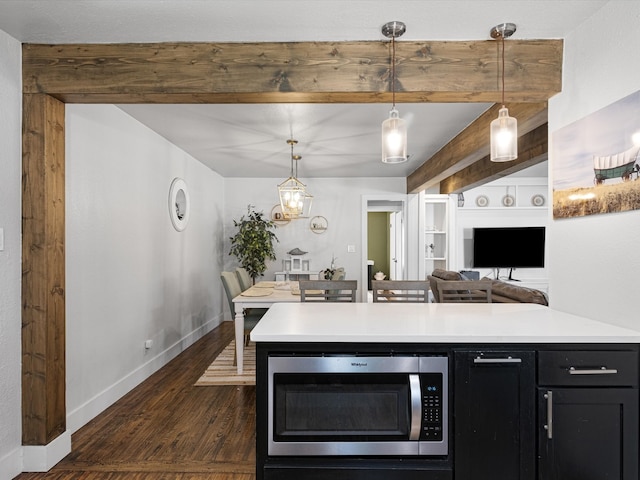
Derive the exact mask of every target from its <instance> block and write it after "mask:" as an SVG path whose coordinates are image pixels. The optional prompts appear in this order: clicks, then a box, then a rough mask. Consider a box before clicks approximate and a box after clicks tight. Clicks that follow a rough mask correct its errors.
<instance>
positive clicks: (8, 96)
mask: <svg viewBox="0 0 640 480" xmlns="http://www.w3.org/2000/svg"><path fill="white" fill-rule="evenodd" d="M21 62H22V55H21V46H20V42H18V41H17V40H15V39H14V38H12V37H10V36H8V35H7V34H6V33H4V32H3V31H1V30H0V145H1V146H2V153H1V154H0V228H1V229H3V232H4V238H3V240H4V247H3V248H2V249H0V386H1V388H0V478H13V477H14V476H16V475H17V474H18V473H20V471H21V469H22V458H21V443H22V439H21V436H22V419H21V407H20V404H21V391H20V385H21V375H20V365H21V358H20V352H21V336H20V333H21V329H20V323H21V305H20V280H21V265H20V261H21V256H22V244H21V241H20V239H21V234H20V232H21V210H20V202H21V200H20V199H21V195H22V193H21V185H22V180H21V179H22V158H21V153H20V152H21V147H20V143H21V141H22V140H21V115H22V114H21V111H22V110H21V108H22V107H21V106H22V96H21V92H22V80H21V72H22V65H21Z"/></svg>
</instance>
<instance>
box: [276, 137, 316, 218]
mask: <svg viewBox="0 0 640 480" xmlns="http://www.w3.org/2000/svg"><path fill="white" fill-rule="evenodd" d="M287 143H288V144H289V145H290V146H291V175H290V176H289V178H287V179H286V180H285V181H284V182H282V183H281V184H280V185H278V196H279V197H280V208H281V209H282V214H283V216H284V218H288V219H296V218H307V217H308V216H309V213H310V212H311V202H312V201H313V197H312V196H311V195H309V193H308V192H307V188H306V186H305V184H304V183H302V182H301V181H300V180H298V178H297V176H298V161H300V159H301V158H302V157H301V156H300V155H294V154H293V146H294V145H296V144H297V143H298V141H297V140H294V139H289V140H287ZM294 161H295V162H296V163H295V165H296V169H295V175H294V170H293V162H294Z"/></svg>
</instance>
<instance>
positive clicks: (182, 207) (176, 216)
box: [169, 178, 191, 232]
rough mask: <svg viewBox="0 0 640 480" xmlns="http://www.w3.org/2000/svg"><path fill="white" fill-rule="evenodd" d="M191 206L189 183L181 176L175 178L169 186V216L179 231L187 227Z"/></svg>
mask: <svg viewBox="0 0 640 480" xmlns="http://www.w3.org/2000/svg"><path fill="white" fill-rule="evenodd" d="M190 207H191V205H190V202H189V192H188V191H187V184H186V183H185V182H184V180H183V179H181V178H174V179H173V181H172V182H171V187H170V188H169V216H170V217H171V223H172V224H173V227H174V228H175V229H176V230H178V231H179V232H181V231H183V230H184V229H185V228H186V227H187V222H188V221H189V211H190V209H191V208H190Z"/></svg>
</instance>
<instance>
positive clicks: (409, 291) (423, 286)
mask: <svg viewBox="0 0 640 480" xmlns="http://www.w3.org/2000/svg"><path fill="white" fill-rule="evenodd" d="M371 289H372V291H373V301H374V303H376V302H381V301H382V302H385V301H386V302H410V303H428V302H429V282H428V281H426V280H371Z"/></svg>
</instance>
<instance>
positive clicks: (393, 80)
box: [391, 35, 396, 108]
mask: <svg viewBox="0 0 640 480" xmlns="http://www.w3.org/2000/svg"><path fill="white" fill-rule="evenodd" d="M391 98H392V102H393V108H396V37H395V35H394V36H393V37H391Z"/></svg>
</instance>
